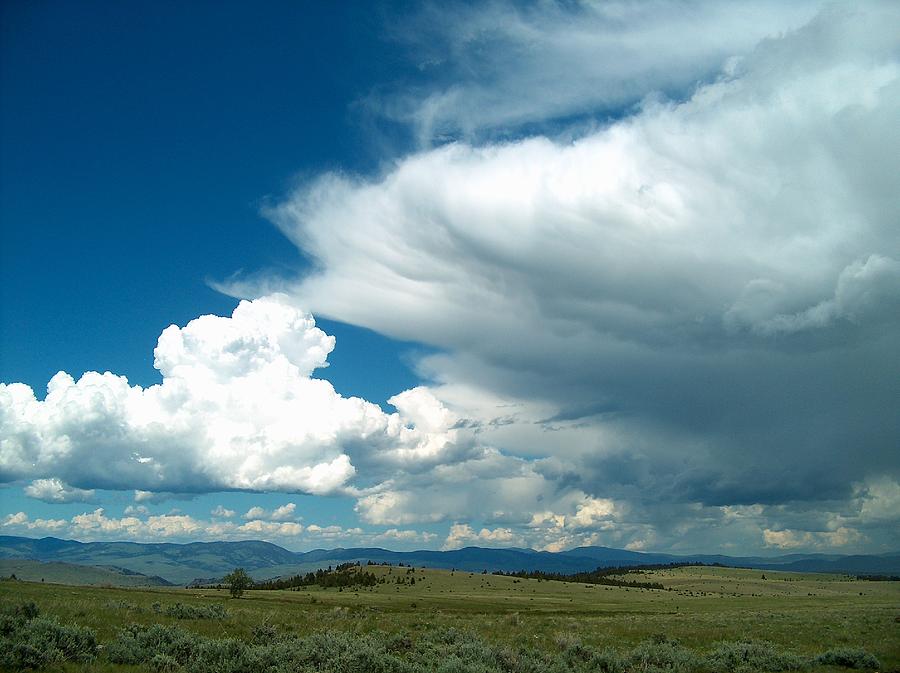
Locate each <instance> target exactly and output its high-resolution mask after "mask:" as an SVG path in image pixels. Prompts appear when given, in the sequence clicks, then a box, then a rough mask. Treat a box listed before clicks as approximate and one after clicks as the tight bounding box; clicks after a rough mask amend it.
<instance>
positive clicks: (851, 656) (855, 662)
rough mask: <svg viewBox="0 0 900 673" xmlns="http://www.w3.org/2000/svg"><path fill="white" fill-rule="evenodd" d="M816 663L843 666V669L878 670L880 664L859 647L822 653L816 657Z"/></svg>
mask: <svg viewBox="0 0 900 673" xmlns="http://www.w3.org/2000/svg"><path fill="white" fill-rule="evenodd" d="M816 663H817V664H822V665H823V666H843V667H844V668H870V669H873V670H874V669H878V668H880V667H881V663H880V662H879V661H878V659H876V658H875V655H873V654H870V653H869V652H866V651H865V650H864V649H862V648H861V647H841V648H836V649H833V650H828V651H827V652H823V653H822V654H820V655H819V656H818V657H816Z"/></svg>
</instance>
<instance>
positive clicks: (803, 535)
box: [763, 527, 862, 549]
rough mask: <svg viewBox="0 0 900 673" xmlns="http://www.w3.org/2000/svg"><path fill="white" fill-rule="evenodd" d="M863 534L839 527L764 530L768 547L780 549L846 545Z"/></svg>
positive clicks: (857, 540)
mask: <svg viewBox="0 0 900 673" xmlns="http://www.w3.org/2000/svg"><path fill="white" fill-rule="evenodd" d="M861 539H862V535H861V534H860V533H859V531H855V530H853V529H851V528H844V527H841V528H838V529H837V530H834V531H816V532H811V531H795V530H769V529H768V528H767V529H766V530H764V531H763V540H764V542H765V545H766V546H767V547H777V548H779V549H823V548H824V549H833V548H835V547H846V546H847V545H850V544H854V543H857V542H859V541H860V540H861Z"/></svg>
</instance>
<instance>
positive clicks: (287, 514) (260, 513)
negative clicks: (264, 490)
mask: <svg viewBox="0 0 900 673" xmlns="http://www.w3.org/2000/svg"><path fill="white" fill-rule="evenodd" d="M296 509H297V505H296V504H294V503H292V502H289V503H287V504H285V505H281V506H280V507H276V508H275V509H274V510H272V511H271V512H270V511H268V510H266V509H264V508H262V507H251V508H250V509H248V510H247V511H246V512H245V513H244V518H245V519H263V520H266V521H289V520H292V519H294V518H296V516H295V514H294V511H295V510H296ZM231 515H232V516H234V512H232V514H231ZM220 516H221V515H220Z"/></svg>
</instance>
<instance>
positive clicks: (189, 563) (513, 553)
mask: <svg viewBox="0 0 900 673" xmlns="http://www.w3.org/2000/svg"><path fill="white" fill-rule="evenodd" d="M0 559H21V560H34V561H44V562H48V561H53V562H58V563H67V564H75V565H81V566H94V567H96V566H99V567H103V568H107V569H110V568H114V569H116V572H119V573H121V572H128V573H138V574H140V575H145V576H146V577H147V583H148V584H160V583H161V580H163V581H165V582H171V583H173V584H188V583H190V582H193V581H194V580H197V579H201V578H203V579H207V580H215V579H216V578H220V577H222V576H223V575H225V574H226V573H228V572H230V571H231V570H233V569H234V568H237V567H242V568H245V569H246V570H247V572H249V573H250V574H251V575H252V576H253V577H255V578H256V579H267V578H271V577H280V576H286V575H294V574H297V573H305V572H309V571H311V570H315V569H317V568H324V567H327V566H329V565H337V564H339V563H346V562H348V561H359V562H361V563H366V562H367V561H373V562H376V563H392V564H397V563H404V564H406V565H413V566H417V567H428V568H456V569H458V570H465V571H469V572H473V571H474V572H481V571H482V570H487V571H488V572H493V571H495V570H503V571H516V570H541V571H545V572H559V573H574V572H583V571H587V570H594V569H596V568H598V567H611V566H627V565H644V564H653V563H720V564H722V565H728V566H734V567H741V568H758V569H760V570H786V571H791V572H817V573H820V572H827V573H849V574H853V575H857V574H860V575H865V574H878V575H900V552H895V553H889V554H881V555H854V556H841V555H835V554H788V555H784V556H774V557H762V556H724V555H720V554H697V555H674V554H655V553H645V552H636V551H628V550H625V549H612V548H609V547H579V548H577V549H572V550H569V551H564V552H546V551H535V550H533V549H517V548H512V549H486V548H482V547H466V548H464V549H456V550H452V551H428V550H421V551H411V552H399V551H390V550H387V549H379V548H354V549H342V548H338V549H315V550H313V551H308V552H292V551H288V550H287V549H284V548H282V547H279V546H278V545H274V544H271V543H269V542H261V541H259V540H248V541H244V542H192V543H190V544H171V543H159V544H143V543H138V542H77V541H75V540H60V539H57V538H53V537H45V538H41V539H39V540H36V539H32V538H26V537H13V536H5V535H4V536H0ZM111 576H113V577H114V575H111ZM129 583H134V578H131V579H130V580H129Z"/></svg>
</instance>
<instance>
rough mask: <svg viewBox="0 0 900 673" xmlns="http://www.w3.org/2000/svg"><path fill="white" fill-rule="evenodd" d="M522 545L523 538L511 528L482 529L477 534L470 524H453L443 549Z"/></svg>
mask: <svg viewBox="0 0 900 673" xmlns="http://www.w3.org/2000/svg"><path fill="white" fill-rule="evenodd" d="M518 544H522V537H521V536H519V535H517V534H515V533H513V531H512V530H510V529H509V528H495V529H493V530H491V529H489V528H482V529H481V530H480V531H478V532H477V533H476V532H475V530H473V529H472V527H471V526H470V525H469V524H453V525H452V526H450V533H449V534H448V535H447V539H446V540H445V541H444V546H443V547H442V548H443V549H460V548H461V547H465V546H467V545H482V546H489V547H511V546H513V545H518Z"/></svg>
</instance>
